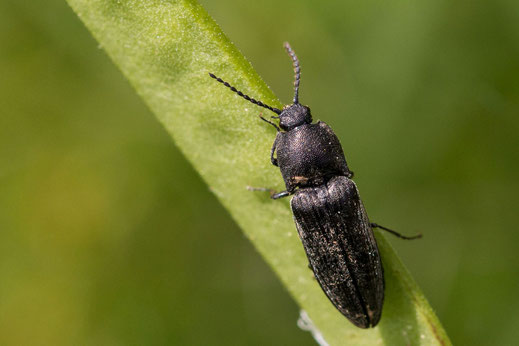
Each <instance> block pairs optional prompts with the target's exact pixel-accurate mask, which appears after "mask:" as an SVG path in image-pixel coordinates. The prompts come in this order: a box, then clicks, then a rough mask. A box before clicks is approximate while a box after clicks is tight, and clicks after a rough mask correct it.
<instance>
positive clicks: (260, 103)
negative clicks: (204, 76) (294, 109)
mask: <svg viewBox="0 0 519 346" xmlns="http://www.w3.org/2000/svg"><path fill="white" fill-rule="evenodd" d="M209 76H211V77H212V78H214V79H216V80H217V81H218V82H220V83H222V84H223V85H225V86H226V87H228V88H229V89H231V90H232V91H234V92H235V93H237V94H238V95H240V96H241V97H243V98H244V99H246V100H247V101H250V102H252V103H254V104H255V105H258V106H260V107H263V108H266V109H268V110H271V111H272V112H274V113H276V114H281V109H277V108H274V107H271V106H269V105H266V104H264V103H263V102H261V101H258V100H255V99H253V98H252V97H250V96H248V95H245V94H244V93H242V92H241V91H239V90H238V89H236V88H235V87H233V86H232V85H230V84H229V83H227V82H226V81H224V80H223V79H221V78H219V77H216V76H215V75H214V74H212V73H209Z"/></svg>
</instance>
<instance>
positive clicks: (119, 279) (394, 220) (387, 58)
mask: <svg viewBox="0 0 519 346" xmlns="http://www.w3.org/2000/svg"><path fill="white" fill-rule="evenodd" d="M202 4H203V5H204V6H205V7H206V9H207V10H208V11H209V12H210V14H211V15H212V16H213V17H214V18H215V20H216V21H217V22H218V23H219V24H220V25H221V26H222V28H223V30H224V31H225V32H226V33H227V34H228V35H229V37H230V38H231V40H233V41H234V42H235V43H236V45H237V46H238V47H239V48H240V49H241V50H242V52H243V53H244V54H245V55H246V56H247V57H248V58H249V59H250V60H251V61H252V63H253V64H254V66H255V67H256V69H257V70H258V71H259V73H260V75H262V76H263V78H264V79H265V80H266V81H267V83H268V84H269V85H270V86H271V87H272V89H273V90H274V91H275V92H276V94H277V95H278V96H280V97H281V99H282V100H284V101H285V102H288V101H289V100H290V99H291V93H292V90H291V83H292V69H291V67H290V61H289V59H288V58H287V57H286V56H285V52H284V51H283V49H282V42H283V41H285V40H288V41H290V42H291V44H292V46H293V47H294V49H295V50H296V52H297V53H298V55H299V58H300V60H301V62H302V68H303V80H302V84H301V100H302V102H304V103H306V104H309V105H311V107H312V112H313V114H314V117H315V118H319V119H322V120H324V121H326V122H327V123H328V124H330V125H331V126H332V127H333V128H334V130H335V131H336V133H337V135H338V136H339V138H340V139H341V141H342V143H343V146H344V150H345V153H346V156H347V159H348V163H349V165H350V167H352V169H353V170H354V171H355V173H356V181H357V183H358V185H359V188H360V191H361V194H362V196H363V199H364V202H365V204H366V207H367V209H368V212H369V214H370V216H371V218H372V219H373V221H376V222H379V223H381V224H384V225H387V226H390V227H393V228H395V229H398V230H400V231H401V232H403V233H407V234H412V233H414V232H417V231H420V232H422V233H423V234H424V235H425V237H424V239H422V240H420V241H415V242H404V241H400V240H397V239H391V241H392V243H393V244H394V246H395V247H396V248H397V251H398V253H399V254H400V255H401V257H402V259H403V261H404V262H405V263H406V265H407V266H408V268H409V269H410V271H411V272H412V273H413V275H414V277H415V278H416V280H417V281H418V283H419V285H420V286H421V287H422V289H423V291H424V292H425V294H426V296H427V297H428V298H429V300H430V302H431V304H432V306H433V307H434V308H435V310H436V311H437V313H438V315H439V317H440V320H441V321H442V322H443V324H444V326H445V328H446V330H447V332H448V334H449V335H450V337H451V339H452V341H453V342H454V344H458V345H513V344H516V343H517V340H518V339H519V312H518V311H519V295H518V293H519V259H518V256H517V253H518V250H517V247H518V244H519V234H518V232H517V226H516V221H517V219H518V218H517V215H518V213H517V209H518V206H519V197H518V192H519V182H518V179H517V176H518V175H519V3H518V2H516V1H511V0H498V1H490V0H489V1H470V2H469V1H462V2H450V1H431V0H430V1H421V2H418V3H414V2H392V3H391V2H382V1H364V2H358V1H328V2H326V3H323V2H320V3H319V2H314V1H309V0H305V1H296V0H284V1H279V0H277V1H273V0H265V1H263V2H261V3H258V4H255V3H253V2H238V1H230V0H220V1H218V2H215V1H209V0H204V1H202ZM0 80H1V82H0V109H1V116H0V344H2V345H73V344H83V345H126V344H140V345H144V344H145V345H163V344H170V345H244V344H247V345H313V344H314V341H313V340H312V338H311V337H310V335H309V334H308V333H306V332H303V331H301V330H299V329H298V328H297V327H296V320H297V317H298V308H297V306H296V305H295V304H294V303H293V302H292V300H291V298H290V297H289V296H288V294H287V293H286V292H285V290H284V289H283V287H282V286H281V285H280V283H279V282H278V281H277V279H276V277H274V275H273V274H272V272H271V270H270V269H269V268H268V267H267V266H266V265H265V264H264V263H263V262H262V260H261V258H260V257H259V256H258V254H257V253H256V252H255V250H254V249H253V247H252V246H251V245H250V244H249V243H248V241H247V240H246V239H245V238H244V236H243V235H242V234H241V232H240V230H239V229H238V228H237V227H236V225H235V224H234V223H233V221H232V220H231V219H230V217H229V216H228V215H227V213H226V211H225V210H224V209H223V208H222V207H221V206H220V205H219V204H218V202H217V200H216V199H215V197H214V196H213V195H212V194H211V193H210V191H209V190H208V189H207V187H206V186H205V185H204V183H203V182H202V181H201V180H200V178H199V177H198V175H197V174H196V172H194V171H193V169H192V168H191V167H190V165H189V164H188V163H187V162H186V160H185V159H184V158H183V157H182V155H181V153H180V152H179V151H178V150H177V149H176V147H175V146H174V144H173V142H172V141H171V139H170V138H169V137H168V135H167V134H166V132H165V131H164V130H163V129H162V128H161V126H160V125H159V124H158V122H157V121H156V119H155V118H154V117H153V115H152V114H151V113H150V112H149V111H148V110H147V108H146V107H145V105H144V104H143V102H142V101H141V100H140V99H139V98H138V97H137V96H136V95H135V93H134V92H133V90H132V89H131V87H130V86H129V85H128V83H127V82H126V81H125V79H124V77H123V76H122V75H121V74H120V73H119V71H118V70H117V69H116V68H115V67H114V65H113V64H112V63H111V62H110V60H109V59H108V57H107V56H106V55H105V53H104V52H103V51H102V50H101V49H99V47H98V45H97V43H96V42H95V41H94V39H93V38H92V37H91V36H90V34H89V33H88V32H87V30H86V29H85V28H84V27H83V25H82V23H81V22H80V21H79V20H78V18H77V17H76V16H75V14H74V13H73V12H72V11H71V10H70V9H69V8H68V6H67V5H66V3H65V2H64V1H57V0H46V1H43V0H32V1H20V0H3V1H2V2H0ZM265 160H269V153H265Z"/></svg>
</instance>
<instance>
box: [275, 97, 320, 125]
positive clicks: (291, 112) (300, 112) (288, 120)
mask: <svg viewBox="0 0 519 346" xmlns="http://www.w3.org/2000/svg"><path fill="white" fill-rule="evenodd" d="M276 118H277V117H276ZM311 122H312V114H311V113H310V108H309V107H307V106H303V105H301V104H299V103H294V104H291V105H287V106H285V107H284V108H283V111H282V112H281V114H280V115H279V127H281V128H282V129H283V130H285V131H290V130H292V129H293V128H296V127H298V126H300V125H303V124H310V123H311Z"/></svg>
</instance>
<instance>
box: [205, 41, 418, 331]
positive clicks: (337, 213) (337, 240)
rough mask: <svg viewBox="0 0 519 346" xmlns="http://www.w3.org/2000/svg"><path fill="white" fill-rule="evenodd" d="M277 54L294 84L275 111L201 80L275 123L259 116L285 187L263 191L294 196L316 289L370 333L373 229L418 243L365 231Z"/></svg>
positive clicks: (331, 153) (330, 143)
mask: <svg viewBox="0 0 519 346" xmlns="http://www.w3.org/2000/svg"><path fill="white" fill-rule="evenodd" d="M285 49H286V50H287V53H288V54H289V55H290V57H291V58H292V62H293V66H294V74H295V81H294V100H293V103H292V104H291V105H287V106H285V107H283V110H280V109H278V108H274V107H271V106H268V105H266V104H264V103H263V102H261V101H257V100H255V99H253V98H251V97H249V96H247V95H245V94H243V93H242V92H241V91H239V90H237V89H236V88H235V87H233V86H232V85H230V84H229V83H227V82H225V81H224V80H222V79H221V78H218V77H216V76H215V75H214V74H212V73H209V75H210V76H211V77H212V78H214V79H216V80H217V81H218V82H220V83H222V84H223V85H225V86H226V87H228V88H230V89H231V90H232V91H233V92H235V93H237V94H238V95H240V96H241V97H243V98H244V99H246V100H248V101H250V102H252V103H254V104H256V105H258V106H261V107H264V108H267V109H269V110H271V111H272V112H274V113H276V114H277V116H273V117H272V118H273V119H279V126H278V125H276V124H275V123H273V122H271V121H269V120H267V119H265V118H264V117H262V116H261V115H260V118H261V119H262V120H263V121H265V122H267V123H269V124H270V125H272V126H273V127H275V128H276V130H277V136H276V139H275V140H274V145H273V146H272V150H271V155H270V158H271V162H272V164H273V165H275V166H278V167H279V169H280V170H281V174H282V175H283V180H284V181H285V185H286V190H285V191H282V192H278V193H275V192H273V191H271V197H272V198H273V199H278V198H282V197H286V196H289V195H294V197H293V198H292V200H291V202H290V206H291V208H292V213H293V215H294V221H295V223H296V227H297V231H298V233H299V237H300V238H301V240H302V242H303V246H304V249H305V251H306V255H307V257H308V260H309V262H310V268H311V269H312V270H313V272H314V275H315V278H316V279H317V281H318V282H319V284H320V285H321V288H322V289H323V291H324V292H325V293H326V295H327V296H328V298H329V299H330V301H331V302H332V303H333V305H334V306H335V307H336V308H337V309H338V310H339V311H340V312H341V313H342V314H343V315H344V316H346V317H347V318H348V319H349V320H350V321H351V322H352V323H353V324H355V325H356V326H357V327H360V328H369V327H374V326H376V325H377V323H378V322H379V320H380V316H381V313H382V304H383V301H384V270H383V268H382V261H381V259H380V254H379V251H378V247H377V242H376V240H375V236H374V234H373V228H375V227H379V228H381V229H384V230H386V231H388V232H391V233H393V234H395V235H397V236H399V237H401V238H404V239H414V238H418V237H420V236H421V235H417V236H415V237H404V236H402V235H400V234H398V233H397V232H395V231H393V230H390V229H388V228H385V227H382V226H380V225H377V224H375V223H370V221H369V219H368V215H367V214H366V210H365V209H364V206H363V204H362V201H361V200H360V197H359V192H358V190H357V186H356V185H355V183H354V182H353V180H351V178H352V177H353V172H352V171H350V169H349V168H348V165H347V164H346V159H345V157H344V153H343V151H342V146H341V144H340V142H339V139H338V138H337V136H336V135H335V133H334V132H333V131H332V129H331V128H330V127H329V126H328V125H327V124H325V123H324V122H321V121H318V122H317V123H314V124H313V123H312V115H311V113H310V108H309V107H307V106H303V105H301V104H300V103H299V95H298V93H299V82H300V76H301V69H300V67H299V61H298V59H297V57H296V55H295V53H294V51H293V50H292V48H291V47H290V45H289V44H288V43H285ZM253 189H254V190H269V189H263V188H253Z"/></svg>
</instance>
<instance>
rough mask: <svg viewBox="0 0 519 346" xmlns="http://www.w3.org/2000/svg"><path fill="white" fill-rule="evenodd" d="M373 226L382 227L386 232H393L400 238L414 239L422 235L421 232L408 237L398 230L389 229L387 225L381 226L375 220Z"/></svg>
mask: <svg viewBox="0 0 519 346" xmlns="http://www.w3.org/2000/svg"><path fill="white" fill-rule="evenodd" d="M371 228H380V229H382V230H384V231H386V232H389V233H391V234H393V235H394V236H397V237H398V238H401V239H405V240H413V239H418V238H421V237H422V234H421V233H418V234H417V235H414V236H412V237H407V236H405V235H402V234H400V233H398V232H397V231H393V230H392V229H389V228H387V227H384V226H380V225H379V224H376V223H374V222H372V223H371Z"/></svg>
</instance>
